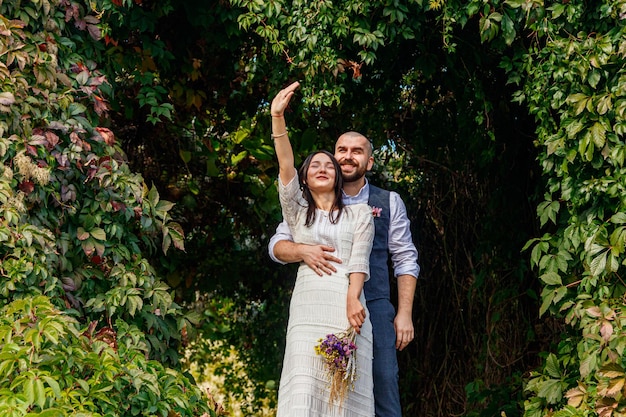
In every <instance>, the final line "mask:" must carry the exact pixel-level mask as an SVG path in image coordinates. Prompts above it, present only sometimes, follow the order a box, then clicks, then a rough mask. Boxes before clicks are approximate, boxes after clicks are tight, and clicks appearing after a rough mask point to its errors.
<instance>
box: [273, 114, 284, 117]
mask: <svg viewBox="0 0 626 417" xmlns="http://www.w3.org/2000/svg"><path fill="white" fill-rule="evenodd" d="M271 116H272V117H285V115H284V114H279V115H278V116H274V115H273V114H272V115H271Z"/></svg>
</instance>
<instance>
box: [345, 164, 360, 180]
mask: <svg viewBox="0 0 626 417" xmlns="http://www.w3.org/2000/svg"><path fill="white" fill-rule="evenodd" d="M344 165H350V166H353V167H354V171H353V172H351V173H350V174H346V173H345V172H344V171H343V170H342V171H341V176H342V177H343V182H354V181H358V180H360V179H361V178H363V177H364V176H365V169H363V168H361V167H360V166H359V165H358V164H354V163H351V162H347V163H346V162H344V163H342V164H341V166H344Z"/></svg>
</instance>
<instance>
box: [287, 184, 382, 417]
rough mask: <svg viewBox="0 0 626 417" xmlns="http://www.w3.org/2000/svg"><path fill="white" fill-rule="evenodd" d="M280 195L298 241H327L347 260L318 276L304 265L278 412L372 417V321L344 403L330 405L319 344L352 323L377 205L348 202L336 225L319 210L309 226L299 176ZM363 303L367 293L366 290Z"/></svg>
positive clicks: (360, 340)
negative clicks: (351, 307) (352, 283)
mask: <svg viewBox="0 0 626 417" xmlns="http://www.w3.org/2000/svg"><path fill="white" fill-rule="evenodd" d="M278 183H279V194H280V203H281V206H282V209H283V218H284V219H285V220H286V221H287V223H288V224H289V227H290V229H291V233H292V235H293V239H294V241H295V242H298V243H309V244H324V245H328V246H332V247H334V248H335V249H336V253H334V255H335V256H337V257H338V258H340V259H341V260H342V261H343V263H342V264H335V267H336V268H337V273H335V274H333V275H330V276H329V275H326V274H324V276H323V277H320V276H319V275H317V274H316V273H315V272H314V271H313V270H311V269H310V268H309V267H308V266H307V265H306V264H304V263H302V264H301V265H300V267H299V268H298V274H297V278H296V283H295V287H294V290H293V295H292V297H291V303H290V307H289V323H288V326H287V343H286V347H285V357H284V361H283V369H282V374H281V378H280V385H279V391H278V408H277V417H321V416H324V417H339V416H341V417H372V416H374V394H373V379H372V325H371V323H370V320H369V312H367V313H366V314H367V318H366V320H365V323H364V324H363V326H362V328H361V334H360V335H357V338H356V345H357V379H356V382H355V386H354V391H348V394H347V396H346V398H345V399H344V401H343V404H342V405H341V407H339V406H338V405H337V404H335V405H334V406H331V405H330V404H329V401H328V399H329V386H328V380H327V378H326V374H325V369H324V362H323V358H322V357H321V356H320V355H317V354H316V353H315V350H314V346H315V345H316V344H318V341H319V339H320V338H323V337H325V336H326V335H327V334H329V333H339V332H342V331H345V330H346V329H348V328H349V322H348V319H347V315H346V314H347V313H346V296H347V290H348V283H349V281H348V273H350V272H365V273H366V274H367V278H368V279H369V256H370V251H371V247H372V239H373V237H374V222H373V217H372V209H371V208H370V207H369V206H368V205H366V204H354V205H350V206H346V207H345V208H344V211H343V213H342V215H341V217H340V219H339V222H338V223H336V224H332V223H331V222H330V220H329V218H328V212H325V211H323V210H319V209H318V210H317V211H316V219H315V222H314V224H313V225H312V226H311V227H307V226H305V219H306V211H307V208H306V201H305V200H304V199H303V197H302V193H301V191H300V189H299V184H298V178H297V177H296V178H294V179H293V180H292V181H291V182H290V183H289V184H287V185H286V186H283V185H282V183H281V182H280V180H279V181H278ZM361 303H362V304H363V307H365V308H367V307H366V305H365V297H364V295H363V292H361Z"/></svg>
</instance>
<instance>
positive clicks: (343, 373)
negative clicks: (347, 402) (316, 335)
mask: <svg viewBox="0 0 626 417" xmlns="http://www.w3.org/2000/svg"><path fill="white" fill-rule="evenodd" d="M355 338H356V331H355V330H354V329H353V328H352V327H350V328H349V329H347V330H345V331H343V332H341V333H337V334H328V335H326V337H325V338H320V339H319V340H318V344H317V345H315V353H317V354H318V355H321V356H322V358H323V359H324V365H325V368H326V375H327V378H328V382H329V386H330V397H329V401H330V403H331V404H334V403H335V402H336V401H339V406H340V407H341V404H342V403H343V400H344V398H345V397H346V394H347V393H348V389H354V381H355V380H356V377H357V375H356V349H357V346H356V343H355Z"/></svg>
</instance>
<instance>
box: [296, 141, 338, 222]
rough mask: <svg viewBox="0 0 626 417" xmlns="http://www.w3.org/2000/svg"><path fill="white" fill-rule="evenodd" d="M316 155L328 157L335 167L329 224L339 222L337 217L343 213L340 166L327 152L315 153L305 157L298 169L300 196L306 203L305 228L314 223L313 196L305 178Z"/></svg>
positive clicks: (314, 207) (314, 206)
mask: <svg viewBox="0 0 626 417" xmlns="http://www.w3.org/2000/svg"><path fill="white" fill-rule="evenodd" d="M318 153H323V154H325V155H328V156H329V157H330V160H331V161H332V162H333V165H334V166H335V187H334V191H335V200H334V201H333V206H332V207H331V209H330V214H329V219H330V222H331V223H333V224H335V223H337V222H338V221H339V217H340V216H341V213H342V212H343V208H344V206H345V205H344V204H343V199H342V193H341V190H342V189H343V177H342V176H341V166H340V165H339V162H337V160H336V159H335V156H334V155H333V154H332V153H330V152H328V151H323V150H322V151H315V152H313V153H312V154H310V155H309V156H307V157H306V159H305V160H304V162H303V163H302V165H301V166H300V169H298V177H299V179H300V189H301V190H302V196H303V197H304V199H305V200H306V202H307V212H306V223H305V224H306V226H311V225H312V224H313V222H314V221H315V209H316V205H315V200H313V196H312V195H311V190H309V187H308V186H307V185H306V177H307V172H309V166H310V165H311V160H312V159H313V157H314V156H315V155H317V154H318Z"/></svg>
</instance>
